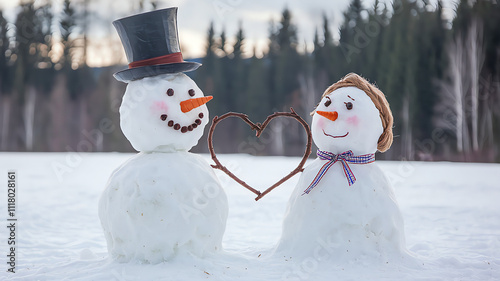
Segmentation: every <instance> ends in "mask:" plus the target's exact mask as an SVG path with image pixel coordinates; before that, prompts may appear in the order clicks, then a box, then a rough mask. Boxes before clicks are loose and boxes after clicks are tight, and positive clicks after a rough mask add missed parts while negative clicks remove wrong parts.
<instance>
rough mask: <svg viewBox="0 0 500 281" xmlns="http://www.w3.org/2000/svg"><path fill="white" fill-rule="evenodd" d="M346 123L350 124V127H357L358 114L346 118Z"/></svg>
mask: <svg viewBox="0 0 500 281" xmlns="http://www.w3.org/2000/svg"><path fill="white" fill-rule="evenodd" d="M346 123H347V124H348V125H349V126H352V127H357V126H358V124H359V119H358V116H352V117H349V118H347V120H346Z"/></svg>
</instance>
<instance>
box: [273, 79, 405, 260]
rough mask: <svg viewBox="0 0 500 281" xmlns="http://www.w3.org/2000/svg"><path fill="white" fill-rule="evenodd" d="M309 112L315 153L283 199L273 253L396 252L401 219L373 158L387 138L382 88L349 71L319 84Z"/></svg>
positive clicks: (401, 245)
mask: <svg viewBox="0 0 500 281" xmlns="http://www.w3.org/2000/svg"><path fill="white" fill-rule="evenodd" d="M312 116H313V118H312V128H311V130H312V137H313V141H314V143H315V144H316V146H317V147H318V151H317V156H318V158H316V159H315V160H314V161H313V162H312V163H310V165H308V166H307V167H306V168H305V169H304V171H303V173H302V174H301V177H300V179H299V181H298V184H297V186H296V187H295V190H294V191H293V193H292V195H291V197H290V199H289V202H288V206H287V211H286V214H285V218H284V221H283V229H282V235H281V239H280V241H279V244H278V247H277V253H280V254H283V255H286V256H287V257H289V256H291V257H298V258H301V257H302V258H306V257H311V258H314V259H317V260H336V261H338V262H341V261H345V262H347V261H353V260H358V259H361V258H368V259H380V260H383V261H384V262H386V261H387V260H390V259H393V258H400V257H402V256H404V254H405V253H406V250H405V239H404V229H403V227H404V226H403V219H402V216H401V213H400V210H399V207H398V204H397V202H396V200H395V197H394V193H393V190H392V188H391V186H390V184H389V182H388V180H387V178H386V177H385V176H384V173H383V172H382V170H381V169H380V168H379V167H378V166H377V164H376V163H374V162H375V152H376V151H377V150H378V151H380V152H384V151H386V150H387V149H389V147H390V146H391V144H392V137H393V136H392V125H393V118H392V113H391V111H390V108H389V104H388V103H387V100H386V99H385V96H384V95H383V93H382V92H381V91H380V90H379V89H377V88H376V87H375V86H373V85H371V84H370V83H369V82H367V81H366V80H365V79H363V78H362V77H360V76H358V75H356V74H353V73H351V74H348V75H347V76H345V77H344V78H343V79H341V80H340V81H339V82H337V83H335V84H333V85H331V86H330V87H329V88H328V89H327V90H326V91H325V93H324V94H323V96H322V99H321V101H320V103H319V104H318V106H317V107H316V109H315V110H314V111H313V112H312Z"/></svg>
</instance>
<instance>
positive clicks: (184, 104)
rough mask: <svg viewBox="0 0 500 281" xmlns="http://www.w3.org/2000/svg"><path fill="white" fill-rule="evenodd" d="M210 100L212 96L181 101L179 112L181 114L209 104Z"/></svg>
mask: <svg viewBox="0 0 500 281" xmlns="http://www.w3.org/2000/svg"><path fill="white" fill-rule="evenodd" d="M211 99H213V97H212V96H206V97H201V98H194V99H188V100H185V101H181V111H182V112H183V113H186V112H189V111H191V110H193V109H195V108H197V107H200V106H202V105H204V104H205V103H207V102H209V101H210V100H211Z"/></svg>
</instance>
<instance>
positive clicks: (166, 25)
mask: <svg viewBox="0 0 500 281" xmlns="http://www.w3.org/2000/svg"><path fill="white" fill-rule="evenodd" d="M113 25H114V26H115V28H116V30H117V31H118V35H120V39H121V41H122V45H123V48H124V49H125V53H126V55H127V60H128V62H129V65H128V69H126V70H122V71H119V72H117V73H115V74H114V75H113V76H114V77H115V78H116V79H117V80H119V81H122V82H129V81H131V80H137V79H141V78H144V77H149V76H155V75H159V74H164V73H178V72H187V71H192V70H195V69H197V68H198V67H199V66H200V65H201V64H199V63H197V62H188V61H184V60H183V58H182V54H181V49H180V47H179V39H178V38H179V36H178V34H177V7H174V8H168V9H163V10H157V11H153V12H148V13H142V14H138V15H134V16H130V17H126V18H122V19H119V20H116V21H114V22H113Z"/></svg>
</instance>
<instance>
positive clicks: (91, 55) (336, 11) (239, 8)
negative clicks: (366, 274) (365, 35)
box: [0, 0, 455, 66]
mask: <svg viewBox="0 0 500 281" xmlns="http://www.w3.org/2000/svg"><path fill="white" fill-rule="evenodd" d="M44 1H45V0H36V2H35V3H36V4H38V3H43V2H44ZM436 1H437V0H434V1H431V3H432V4H435V3H436ZM454 1H455V0H445V1H444V8H445V15H446V16H447V17H449V18H451V17H453V7H454V5H455V4H454V3H455V2H454ZM62 2H63V1H62V0H53V5H54V9H55V10H56V12H60V11H61V5H62ZM73 2H75V3H81V2H82V0H73ZM138 2H139V1H138V0H136V1H114V0H89V3H90V4H89V8H90V11H91V16H90V19H91V20H90V30H89V34H90V36H89V37H90V42H89V47H88V50H87V52H88V64H89V65H90V66H102V65H109V64H114V63H117V62H120V63H126V58H125V54H124V52H123V48H122V46H121V43H120V41H119V38H118V36H117V34H116V32H115V30H114V28H113V26H112V25H111V22H112V21H113V20H115V19H118V18H121V17H125V16H128V15H131V14H135V13H136V12H135V11H137V8H138ZM146 2H148V1H147V0H146ZM349 2H350V0H329V1H325V0H307V1H304V0H273V1H270V0H253V1H244V0H160V1H159V4H158V8H167V7H174V6H176V7H179V10H178V28H179V40H180V44H181V47H182V51H183V55H184V57H185V58H198V57H202V56H203V55H204V54H205V48H206V37H207V30H208V27H209V24H210V22H211V21H213V22H214V27H215V31H216V34H217V35H218V34H220V32H221V31H222V30H225V32H226V37H228V39H229V42H232V40H233V39H234V36H235V34H236V32H237V30H238V26H239V25H240V24H241V26H242V27H243V31H244V33H245V37H246V40H245V46H244V51H245V54H246V55H247V56H250V55H252V54H253V50H254V48H255V50H256V54H257V56H261V55H262V54H263V52H265V51H266V49H267V44H268V43H267V37H268V36H269V26H270V21H271V20H273V21H274V22H278V21H279V20H280V17H281V12H282V11H283V9H284V8H285V7H287V8H288V9H290V11H291V13H292V21H293V22H294V23H295V24H296V25H297V27H298V38H299V43H300V48H301V50H302V51H304V50H309V51H310V50H312V46H313V44H312V41H313V38H314V33H315V30H316V29H318V30H319V31H320V32H321V30H322V16H323V14H325V15H326V16H327V17H328V18H329V19H330V25H331V26H330V27H331V30H332V31H336V30H337V29H338V27H339V25H340V24H341V21H342V12H343V11H344V10H345V9H347V7H348V5H349ZM362 2H363V4H364V6H365V7H372V5H373V2H374V0H364V1H362ZM381 2H383V0H382V1H381ZM18 4H19V1H16V0H0V9H2V10H4V11H5V14H6V17H7V19H8V20H10V21H11V22H13V21H14V17H15V14H16V10H15V7H16V6H17V5H18ZM387 4H389V5H390V1H387ZM144 9H145V10H146V11H149V10H151V7H150V6H149V5H146V6H145V8H144ZM334 36H335V35H334ZM228 51H230V48H228Z"/></svg>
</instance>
